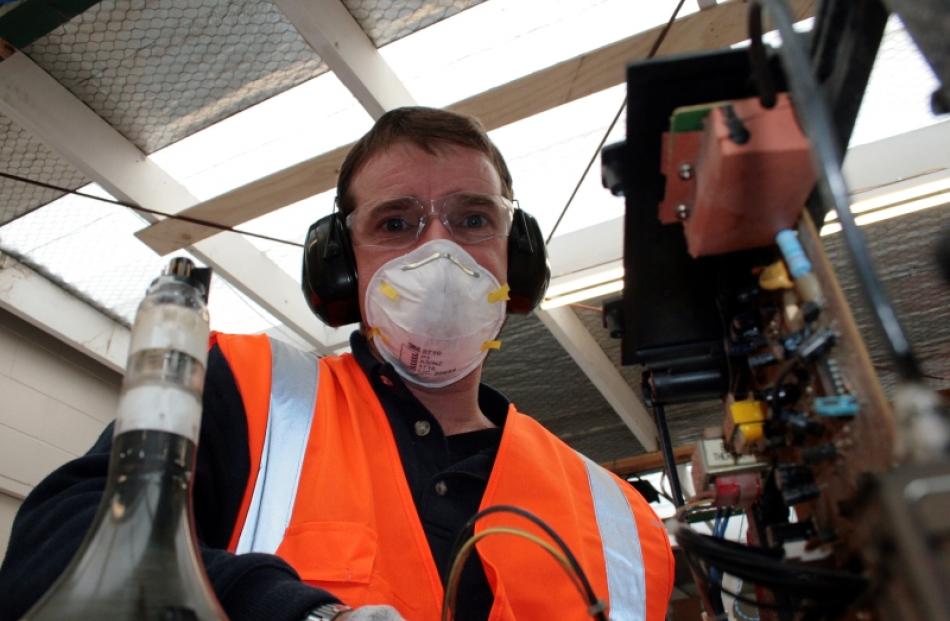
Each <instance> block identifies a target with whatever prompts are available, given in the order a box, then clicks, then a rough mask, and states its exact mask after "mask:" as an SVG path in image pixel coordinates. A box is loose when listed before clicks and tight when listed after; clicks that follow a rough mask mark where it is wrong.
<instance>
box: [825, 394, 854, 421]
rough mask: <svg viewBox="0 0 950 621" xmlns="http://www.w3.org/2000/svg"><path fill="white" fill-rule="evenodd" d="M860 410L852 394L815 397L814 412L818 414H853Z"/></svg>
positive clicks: (837, 415)
mask: <svg viewBox="0 0 950 621" xmlns="http://www.w3.org/2000/svg"><path fill="white" fill-rule="evenodd" d="M860 411H861V406H859V405H858V400H857V399H855V398H854V396H853V395H833V396H830V397H815V414H818V415H819V416H834V417H839V416H855V415H857V413H858V412H860Z"/></svg>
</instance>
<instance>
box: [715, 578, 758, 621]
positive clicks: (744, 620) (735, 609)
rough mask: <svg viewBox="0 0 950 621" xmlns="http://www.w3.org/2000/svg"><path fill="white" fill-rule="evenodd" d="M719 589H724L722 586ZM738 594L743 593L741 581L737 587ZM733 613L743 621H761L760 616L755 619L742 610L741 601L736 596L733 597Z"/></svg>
mask: <svg viewBox="0 0 950 621" xmlns="http://www.w3.org/2000/svg"><path fill="white" fill-rule="evenodd" d="M719 588H720V589H721V588H722V587H721V586H720V587H719ZM736 592H738V593H742V581H741V580H740V581H739V584H738V586H736ZM756 606H758V603H756ZM732 613H733V614H734V615H735V616H737V617H739V619H741V620H742V621H759V615H755V616H754V617H753V616H752V615H750V614H749V613H747V612H745V611H744V610H742V608H740V607H739V599H738V598H737V597H735V596H733V597H732Z"/></svg>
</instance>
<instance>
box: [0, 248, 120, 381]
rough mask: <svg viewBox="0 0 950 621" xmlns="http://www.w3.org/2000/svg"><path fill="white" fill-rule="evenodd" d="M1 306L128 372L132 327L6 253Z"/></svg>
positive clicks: (0, 267)
mask: <svg viewBox="0 0 950 621" xmlns="http://www.w3.org/2000/svg"><path fill="white" fill-rule="evenodd" d="M0 308H3V309H4V310H6V311H8V312H10V313H12V314H14V315H16V316H17V317H19V318H20V319H23V320H24V321H26V322H28V323H30V324H32V325H34V326H36V327H37V328H39V329H40V330H43V331H44V332H47V333H48V334H51V335H53V336H55V337H56V338H58V339H59V340H61V341H63V342H64V343H66V344H67V345H69V346H71V347H73V348H75V349H77V350H78V351H80V352H82V353H83V354H86V355H87V356H89V357H90V358H92V359H94V360H96V361H98V362H100V363H102V364H104V365H105V366H107V367H109V368H110V369H112V370H113V371H118V372H119V373H125V363H126V357H127V356H128V354H129V337H130V334H129V329H128V328H126V327H125V326H124V325H122V324H120V323H118V322H117V321H115V320H114V319H112V318H111V317H108V316H106V315H105V314H103V313H101V312H99V311H98V310H96V309H95V308H93V307H92V306H90V305H88V304H86V303H85V302H83V301H82V300H80V299H79V298H77V297H75V296H73V295H71V294H70V293H68V292H67V291H65V290H63V289H62V288H61V287H58V286H57V285H55V284H53V283H52V282H50V281H49V280H47V279H46V278H45V277H43V276H41V275H40V274H37V273H36V272H34V271H33V270H32V269H30V268H29V267H27V266H26V265H23V264H22V263H20V262H19V261H17V260H16V259H14V258H12V257H10V256H7V255H4V254H2V253H0Z"/></svg>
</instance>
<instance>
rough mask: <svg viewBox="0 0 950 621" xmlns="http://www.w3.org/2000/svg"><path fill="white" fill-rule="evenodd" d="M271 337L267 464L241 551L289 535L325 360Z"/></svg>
mask: <svg viewBox="0 0 950 621" xmlns="http://www.w3.org/2000/svg"><path fill="white" fill-rule="evenodd" d="M268 340H269V341H270V351H271V389H270V410H269V412H268V414H267V429H266V431H265V433H264V448H263V450H262V451H261V465H260V469H259V470H258V473H257V482H256V483H255V484H254V494H253V495H252V497H251V505H250V507H249V508H248V512H247V519H245V520H244V527H243V528H242V530H241V537H240V539H238V545H237V552H238V553H239V554H240V553H243V552H268V553H271V554H273V553H274V552H275V551H276V550H277V547H278V546H279V545H280V542H281V541H282V540H283V538H284V531H285V530H287V525H288V524H289V523H290V515H291V512H292V511H293V507H294V498H296V495H297V482H298V481H299V480H300V469H301V467H302V466H303V458H304V452H305V451H306V448H307V440H308V438H309V437H310V422H311V420H312V419H313V409H314V406H315V405H316V399H317V372H318V369H319V363H318V360H317V358H316V356H315V355H314V354H308V353H305V352H302V351H300V350H298V349H295V348H293V347H291V346H289V345H287V344H285V343H282V342H281V341H278V340H276V339H268Z"/></svg>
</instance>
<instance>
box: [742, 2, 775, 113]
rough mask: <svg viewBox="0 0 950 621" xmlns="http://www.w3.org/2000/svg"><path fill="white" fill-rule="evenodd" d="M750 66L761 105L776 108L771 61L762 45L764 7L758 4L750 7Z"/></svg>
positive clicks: (754, 3)
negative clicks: (770, 69) (770, 67)
mask: <svg viewBox="0 0 950 621" xmlns="http://www.w3.org/2000/svg"><path fill="white" fill-rule="evenodd" d="M749 65H750V66H751V67H752V78H753V79H754V80H755V84H756V88H757V90H758V91H759V103H760V104H762V107H763V108H773V107H774V106H775V100H776V95H775V82H774V81H773V80H772V72H771V71H769V59H768V55H767V54H766V53H765V44H764V43H762V6H761V5H760V4H758V3H756V2H753V3H752V4H750V5H749Z"/></svg>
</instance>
